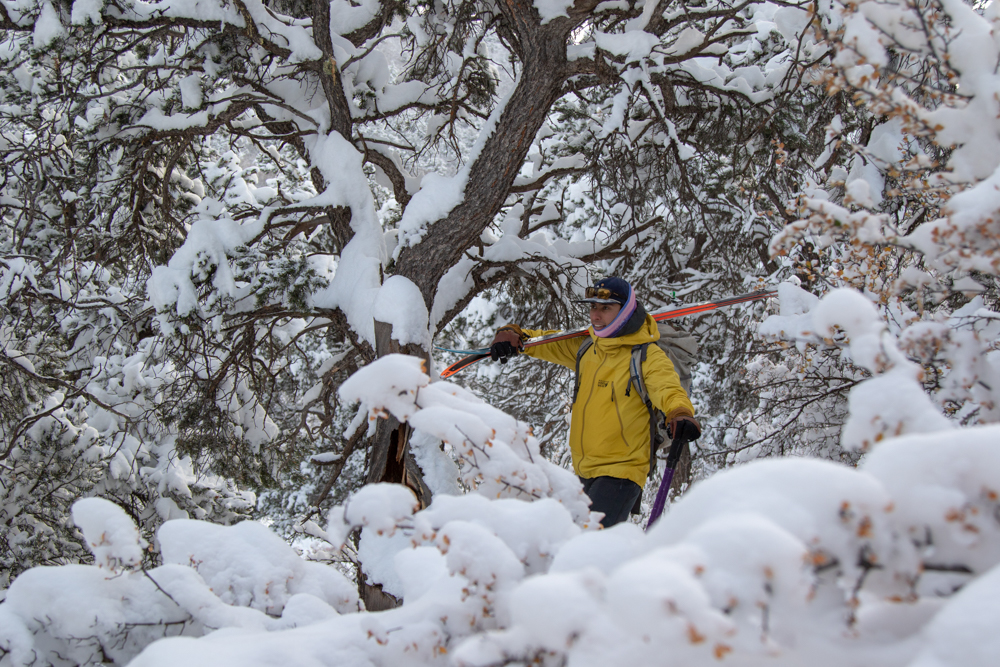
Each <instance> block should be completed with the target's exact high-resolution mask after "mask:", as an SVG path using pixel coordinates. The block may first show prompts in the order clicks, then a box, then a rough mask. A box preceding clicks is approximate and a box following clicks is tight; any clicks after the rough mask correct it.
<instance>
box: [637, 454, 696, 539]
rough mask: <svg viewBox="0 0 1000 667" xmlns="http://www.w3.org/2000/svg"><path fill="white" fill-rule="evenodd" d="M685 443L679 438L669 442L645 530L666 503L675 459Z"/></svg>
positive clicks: (661, 511)
mask: <svg viewBox="0 0 1000 667" xmlns="http://www.w3.org/2000/svg"><path fill="white" fill-rule="evenodd" d="M687 443H688V441H687V440H682V439H681V438H674V440H673V441H672V442H671V443H670V451H669V452H668V453H667V467H666V469H664V471H663V479H662V480H661V481H660V490H659V491H657V492H656V500H654V501H653V510H652V511H651V512H650V513H649V522H648V523H646V530H647V531H648V530H649V528H650V526H652V525H653V523H655V522H656V520H657V519H659V518H660V515H661V514H663V506H664V505H666V504H667V494H669V493H670V483H671V482H673V481H674V468H676V467H677V461H679V460H680V458H681V452H683V451H684V445H686V444H687Z"/></svg>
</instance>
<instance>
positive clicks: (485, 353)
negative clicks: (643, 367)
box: [441, 290, 778, 378]
mask: <svg viewBox="0 0 1000 667" xmlns="http://www.w3.org/2000/svg"><path fill="white" fill-rule="evenodd" d="M777 294H778V292H777V291H776V290H760V291H757V292H750V293H748V294H740V295H739V296H731V297H727V298H725V299H718V300H716V301H706V302H704V303H696V304H694V305H691V306H683V307H681V308H671V309H669V310H663V311H660V312H658V313H653V314H652V315H653V319H654V320H656V321H657V322H665V321H666V320H672V319H676V318H678V317H686V316H688V315H697V314H698V313H706V312H708V311H711V310H717V309H719V308H725V307H727V306H735V305H737V304H740V303H749V302H751V301H759V300H761V299H767V298H770V297H772V296H777ZM589 329H590V327H589V326H587V327H583V328H581V329H573V330H572V331H559V332H557V333H552V334H548V335H547V336H539V337H538V338H531V339H529V340H526V341H525V342H524V347H534V346H536V345H545V344H546V343H554V342H556V341H559V340H567V339H569V338H580V337H582V336H586V335H587V331H588V330H589ZM447 351H448V352H454V353H455V354H464V355H466V356H465V357H463V358H462V359H459V360H458V361H456V362H455V363H453V364H452V365H451V366H448V368H446V369H444V370H443V371H441V377H442V378H450V377H451V376H452V375H454V374H455V373H458V372H459V371H461V370H463V369H465V368H468V367H469V366H471V365H472V364H474V363H476V362H477V361H482V360H483V359H488V358H489V356H490V351H489V348H481V349H478V350H447Z"/></svg>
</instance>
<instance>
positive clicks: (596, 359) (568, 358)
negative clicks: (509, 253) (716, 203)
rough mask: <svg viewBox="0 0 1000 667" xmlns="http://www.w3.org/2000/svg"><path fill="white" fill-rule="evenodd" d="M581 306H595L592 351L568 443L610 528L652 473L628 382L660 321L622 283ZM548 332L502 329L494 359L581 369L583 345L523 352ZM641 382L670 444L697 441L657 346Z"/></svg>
mask: <svg viewBox="0 0 1000 667" xmlns="http://www.w3.org/2000/svg"><path fill="white" fill-rule="evenodd" d="M581 303H589V304H590V323H591V327H590V330H589V332H588V333H589V334H590V338H591V340H592V341H593V343H592V345H591V347H590V348H589V349H588V350H587V351H586V352H585V353H584V355H583V357H582V358H581V359H580V375H579V391H578V392H577V395H576V398H575V401H574V403H573V417H572V421H571V423H570V435H569V443H570V450H571V451H572V454H573V470H574V471H575V472H576V474H577V475H578V476H579V477H580V481H582V482H583V488H584V491H586V493H587V495H588V496H589V497H590V499H591V510H592V511H595V512H603V513H604V518H603V519H602V520H601V524H602V525H603V526H604V527H605V528H607V527H609V526H613V525H614V524H616V523H619V522H621V521H624V520H625V519H627V518H628V515H629V512H630V511H631V510H632V507H633V505H634V504H635V503H636V501H637V500H638V499H639V497H640V495H641V494H642V487H643V485H644V484H645V482H646V476H647V474H648V472H649V447H650V442H649V435H650V429H649V411H648V410H647V409H646V406H645V405H644V404H643V402H642V399H641V398H640V397H639V392H638V391H637V390H636V388H635V387H634V386H630V382H629V377H630V376H629V362H630V361H631V357H632V347H633V346H634V345H640V344H642V343H655V341H657V340H658V339H659V338H660V332H659V330H658V329H657V328H656V321H655V320H653V318H652V316H650V315H647V314H646V310H645V309H644V308H643V307H642V304H641V303H639V302H638V301H637V300H636V298H635V293H634V292H633V290H632V286H631V285H629V283H627V282H626V281H624V280H622V279H621V278H605V279H603V280H600V281H598V282H597V284H595V285H594V286H593V287H588V288H587V291H586V298H584V299H582V300H581ZM547 333H552V332H550V331H537V330H530V329H524V330H522V329H521V328H520V327H519V326H517V325H516V324H508V325H507V326H504V327H501V328H500V329H499V330H498V331H497V334H496V337H495V338H494V339H493V343H492V345H491V347H490V356H491V357H492V358H493V359H494V360H499V361H501V362H502V363H506V362H507V359H508V358H510V357H512V356H514V355H516V354H518V353H519V352H523V353H524V354H527V355H528V356H530V357H536V358H538V359H544V360H545V361H550V362H552V363H556V364H560V365H562V366H566V367H567V368H572V369H575V368H576V362H577V352H578V351H579V350H580V346H581V345H582V344H583V341H584V340H585V339H581V338H574V339H570V340H563V341H555V342H552V343H547V344H545V345H538V346H535V347H531V348H528V349H525V348H524V341H525V340H527V339H529V338H534V337H536V336H542V335H545V334H547ZM642 376H643V380H644V381H645V383H646V389H647V391H648V393H649V398H650V400H651V401H652V403H653V406H654V407H656V408H658V409H660V410H661V411H663V414H664V415H665V416H666V421H667V424H668V432H669V434H670V436H671V437H683V438H684V439H686V440H694V439H696V438H697V437H698V436H699V435H700V434H701V427H700V426H699V424H698V422H697V420H695V418H694V407H693V406H692V405H691V401H690V399H689V398H688V396H687V394H686V393H685V392H684V389H683V388H682V387H681V383H680V379H679V378H678V377H677V372H676V371H675V370H674V365H673V364H672V363H671V362H670V359H669V358H667V355H666V354H665V353H664V352H663V350H661V349H660V348H659V347H657V346H656V345H655V344H653V345H649V346H648V347H647V349H646V360H645V361H644V362H643V364H642Z"/></svg>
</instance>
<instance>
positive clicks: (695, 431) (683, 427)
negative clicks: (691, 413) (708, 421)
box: [667, 417, 701, 442]
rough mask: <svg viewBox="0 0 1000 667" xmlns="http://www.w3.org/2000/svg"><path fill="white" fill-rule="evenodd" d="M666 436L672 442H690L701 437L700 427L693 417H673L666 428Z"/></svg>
mask: <svg viewBox="0 0 1000 667" xmlns="http://www.w3.org/2000/svg"><path fill="white" fill-rule="evenodd" d="M667 434H668V435H669V436H670V437H671V439H673V440H685V441H687V442H691V441H692V440H697V439H698V438H700V437H701V425H700V424H698V420H697V419H695V418H694V417H674V418H673V419H672V420H671V421H670V425H669V426H667Z"/></svg>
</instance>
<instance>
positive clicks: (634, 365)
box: [625, 343, 660, 478]
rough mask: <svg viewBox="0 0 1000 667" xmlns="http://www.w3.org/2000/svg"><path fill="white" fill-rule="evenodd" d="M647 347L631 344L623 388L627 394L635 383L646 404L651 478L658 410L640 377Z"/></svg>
mask: <svg viewBox="0 0 1000 667" xmlns="http://www.w3.org/2000/svg"><path fill="white" fill-rule="evenodd" d="M648 347H649V343H642V344H641V345H633V346H632V358H631V360H630V361H629V365H628V375H629V378H628V387H626V388H625V395H626V396H628V395H629V391H630V390H631V389H632V385H635V390H636V391H637V392H638V393H639V398H641V399H642V403H643V405H645V406H646V411H647V412H649V476H650V478H652V477H653V476H655V475H656V450H657V448H658V447H659V445H660V437H659V436H660V434H659V428H658V427H657V421H658V418H657V413H658V412H659V411H658V410H657V409H656V408H654V407H653V401H652V400H651V399H650V398H649V392H648V391H647V390H646V382H645V380H643V377H642V364H643V362H644V361H646V350H647V348H648Z"/></svg>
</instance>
